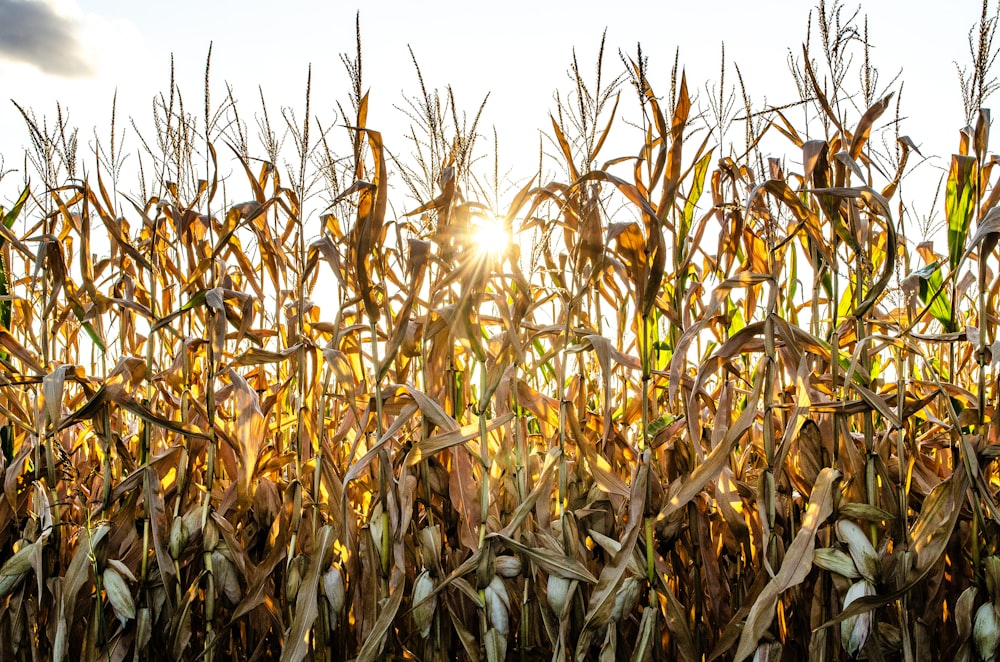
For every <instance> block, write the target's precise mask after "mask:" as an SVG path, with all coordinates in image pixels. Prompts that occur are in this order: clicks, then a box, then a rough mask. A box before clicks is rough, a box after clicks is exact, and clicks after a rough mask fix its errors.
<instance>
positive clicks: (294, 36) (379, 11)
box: [0, 0, 1000, 208]
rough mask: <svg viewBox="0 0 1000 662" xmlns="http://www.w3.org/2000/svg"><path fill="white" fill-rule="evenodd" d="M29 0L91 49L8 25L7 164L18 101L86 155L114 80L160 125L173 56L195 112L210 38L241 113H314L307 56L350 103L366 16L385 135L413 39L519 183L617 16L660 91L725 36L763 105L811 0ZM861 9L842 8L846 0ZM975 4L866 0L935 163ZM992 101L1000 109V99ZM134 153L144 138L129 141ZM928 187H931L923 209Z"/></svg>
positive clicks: (327, 103) (396, 130) (875, 39)
mask: <svg viewBox="0 0 1000 662" xmlns="http://www.w3.org/2000/svg"><path fill="white" fill-rule="evenodd" d="M26 2H28V3H29V4H33V5H34V4H48V5H50V6H51V7H53V8H54V9H55V10H56V11H57V12H58V14H60V15H62V16H63V17H65V18H66V19H67V20H68V23H66V25H68V26H70V28H69V29H71V30H72V31H74V32H75V34H76V35H77V38H78V40H79V44H80V52H81V53H82V55H83V58H84V59H85V64H84V66H81V67H79V69H81V70H89V75H84V76H80V77H75V78H72V77H71V78H67V77H62V76H58V75H50V74H45V73H43V72H42V71H41V70H40V68H39V66H46V67H47V68H48V69H49V70H53V69H56V70H58V69H60V67H59V66H56V65H54V64H53V63H52V62H40V61H39V60H38V58H39V57H49V58H51V57H53V54H52V52H51V49H49V50H48V51H47V52H46V51H42V52H41V54H39V53H38V52H24V53H22V52H20V51H17V52H13V53H12V48H10V47H8V48H5V47H4V46H5V45H4V43H3V41H4V39H7V40H10V39H11V37H10V32H11V31H10V25H8V26H7V27H6V28H5V27H4V26H3V25H0V84H2V90H3V94H2V95H0V99H2V102H0V154H2V155H3V157H4V160H5V167H6V168H7V169H11V168H17V167H19V165H20V161H21V159H22V156H21V155H22V150H23V146H24V145H25V144H27V133H26V131H25V130H24V123H23V121H22V120H21V119H20V116H19V114H18V113H17V110H16V109H15V108H14V106H13V104H11V103H9V102H8V101H7V98H13V99H14V100H15V101H17V102H18V103H20V104H21V105H22V106H25V107H30V108H33V109H34V110H35V112H36V113H37V114H39V115H43V114H44V115H47V116H48V117H49V118H52V117H54V115H55V104H56V102H57V101H59V102H60V103H61V104H62V105H63V107H64V108H68V110H69V114H70V119H71V123H72V124H74V125H77V126H79V127H80V128H81V138H82V140H81V151H83V152H84V153H86V152H87V150H88V148H87V144H88V143H89V142H90V141H91V136H92V135H93V127H94V126H97V127H98V128H99V130H100V135H101V136H102V139H106V135H107V131H108V125H109V117H110V108H111V99H112V95H113V93H114V91H115V89H116V88H117V90H118V107H119V118H120V120H119V121H121V119H122V118H124V117H133V118H135V119H136V121H137V123H138V124H139V125H140V126H142V127H147V126H149V123H150V119H149V118H150V116H151V101H152V98H153V97H154V95H156V94H158V93H160V92H165V91H166V90H167V88H168V81H169V77H168V76H169V59H170V54H171V53H174V56H175V60H176V66H177V73H178V80H179V82H180V85H181V89H182V91H183V92H184V93H185V95H186V100H187V103H188V104H189V105H190V106H191V107H192V109H195V108H200V107H201V103H202V78H203V74H204V66H205V56H206V53H207V50H208V46H209V42H214V49H213V59H212V74H213V81H214V83H213V95H214V97H215V98H216V99H220V100H221V98H222V95H223V93H224V90H225V88H224V85H223V83H224V82H225V81H228V82H229V83H231V84H232V86H233V88H234V91H235V93H236V96H237V98H238V99H239V100H240V107H241V112H242V114H243V115H244V116H252V114H253V113H254V112H255V111H256V110H257V109H258V107H259V103H258V101H257V94H258V93H257V86H258V85H261V86H262V87H263V90H264V94H265V96H266V98H267V100H268V103H269V105H270V106H271V109H272V112H275V111H276V110H277V108H279V107H281V106H293V107H295V108H296V109H299V110H300V111H301V109H302V107H303V105H304V104H303V96H304V87H305V79H306V68H307V66H308V65H309V64H310V63H311V64H312V66H313V91H314V96H313V106H312V107H313V110H314V112H315V113H317V114H318V115H319V117H320V118H321V119H324V118H325V119H326V120H327V121H330V120H332V119H333V113H332V111H331V108H332V107H333V100H334V99H338V98H339V99H342V100H344V101H345V102H346V98H347V90H348V84H347V83H348V81H347V78H346V75H345V73H344V69H343V67H342V65H341V63H340V58H339V54H340V53H344V52H348V53H352V52H353V49H354V18H355V12H356V11H357V10H358V9H360V11H361V27H362V37H363V44H364V48H363V55H364V73H365V80H366V84H367V86H368V88H369V89H370V90H371V95H370V105H371V110H370V114H369V126H370V127H372V128H375V129H381V130H382V131H383V133H384V135H385V141H386V144H387V146H388V147H389V148H390V150H393V151H394V152H396V153H399V154H404V155H405V154H407V153H408V151H409V147H408V145H406V143H405V142H404V141H403V138H402V136H403V133H404V129H405V126H406V120H405V118H404V117H403V115H402V114H401V113H400V112H399V111H397V110H396V109H395V108H394V107H393V106H394V105H399V104H401V102H402V93H404V92H405V93H406V94H414V93H415V92H416V91H417V90H418V86H417V80H416V76H415V74H414V69H413V66H412V64H411V62H410V58H409V54H408V52H407V45H410V46H412V47H413V49H414V51H415V53H416V55H417V58H418V60H419V62H420V65H421V68H422V70H423V73H424V76H425V79H426V82H427V84H428V86H429V87H431V88H439V89H442V90H443V89H444V87H445V86H446V85H449V84H450V85H451V86H452V87H453V88H454V90H455V92H456V95H457V98H458V101H459V105H460V106H461V107H462V108H464V109H465V110H466V111H468V112H469V113H470V114H471V113H474V112H475V110H476V108H477V107H478V104H479V102H480V101H481V100H482V98H483V96H484V95H485V94H486V93H487V92H491V96H490V101H489V103H488V104H487V108H486V113H485V115H484V118H483V121H482V123H481V127H482V128H483V129H485V131H484V133H485V134H486V135H487V136H490V139H491V135H490V134H491V132H490V130H489V129H490V127H491V126H496V127H497V130H498V132H499V137H500V160H501V163H502V164H506V165H508V166H513V167H514V170H515V172H513V173H512V176H514V177H515V178H520V177H521V176H526V175H530V174H532V173H533V172H534V170H535V168H536V164H537V145H538V130H539V129H545V128H547V127H548V126H549V122H548V113H549V111H550V110H552V109H553V108H554V103H553V101H552V94H553V91H554V90H556V89H561V90H563V91H565V90H567V89H568V88H569V81H568V79H567V77H566V71H567V69H568V66H569V63H570V58H571V50H572V48H573V47H574V46H575V47H576V49H577V54H578V56H579V59H580V63H581V66H582V68H583V69H584V70H585V71H590V70H591V69H592V67H593V63H594V60H595V56H596V53H597V48H598V45H599V43H600V36H601V32H602V30H603V29H604V28H605V27H607V34H608V40H607V66H608V68H607V72H608V73H609V74H613V73H617V72H618V71H619V70H620V64H619V62H618V60H617V52H618V50H619V49H622V50H624V51H626V52H628V53H634V52H635V45H636V43H637V42H641V43H642V47H643V52H644V54H646V55H648V56H649V60H650V74H651V76H650V77H651V83H652V85H653V88H654V90H656V91H657V92H658V93H659V94H660V95H663V94H667V93H668V91H669V83H670V68H671V66H672V64H673V57H674V50H675V48H679V49H680V63H681V65H682V66H683V67H684V68H685V69H686V71H687V75H688V81H689V85H690V86H691V88H692V92H695V91H697V92H699V93H700V94H701V95H702V96H704V94H705V84H706V83H709V82H717V80H718V78H719V65H720V62H719V58H720V44H721V43H722V42H723V41H724V42H725V44H726V60H727V63H728V65H729V66H728V67H727V80H728V81H732V82H735V70H734V69H733V68H732V66H731V64H732V63H733V62H735V63H737V64H738V65H739V66H740V68H741V70H742V72H743V75H744V79H745V80H746V83H747V87H748V89H749V91H750V94H751V96H752V98H753V100H754V102H755V103H756V105H758V106H760V105H761V104H762V102H763V101H764V99H765V98H766V100H767V102H768V103H770V104H773V105H781V104H784V103H788V102H790V101H793V100H795V98H796V97H795V93H794V87H793V85H792V82H791V77H790V75H789V73H788V68H787V65H786V57H787V54H788V49H793V50H794V51H795V52H796V53H798V52H800V48H801V46H800V45H801V43H802V41H803V40H804V39H805V34H806V22H807V16H808V12H809V10H810V8H811V7H812V6H813V5H812V3H811V2H809V1H806V0H803V1H801V2H800V1H794V0H779V1H769V2H756V3H754V2H747V1H745V0H740V1H736V0H712V1H708V2H706V1H703V2H683V3H682V2H674V1H671V0H659V1H658V2H648V1H646V2H631V1H627V0H617V1H614V2H601V3H598V2H594V1H592V0H575V1H574V2H563V1H560V2H545V1H541V0H535V1H534V2H525V1H523V0H506V1H505V2H502V3H490V4H487V3H480V2H472V1H469V0H465V1H463V2H458V1H452V0H442V1H438V2H418V1H413V0H410V1H398V0H391V1H383V2H372V3H368V4H363V5H361V6H358V5H356V4H350V3H347V2H342V1H330V2H305V1H294V0H289V1H286V2H282V3H275V2H261V1H259V0H239V1H228V0H227V1H223V0H201V1H200V2H192V1H190V0H172V1H171V2H169V3H153V2H136V1H134V0H0V21H3V20H4V18H3V17H4V11H5V10H8V11H9V10H12V9H13V10H17V9H24V4H25V3H26ZM855 6H856V4H854V3H852V2H847V3H846V8H853V7H855ZM846 8H845V11H846V12H847V13H848V14H849V13H850V11H849V10H847V9H846ZM35 9H38V7H35ZM979 11H980V1H979V0H953V1H952V2H949V3H947V8H945V3H943V2H935V1H933V0H911V1H908V2H907V1H901V0H898V1H897V0H869V1H868V2H865V3H864V4H863V7H862V14H865V13H866V14H867V15H868V18H869V31H870V36H871V41H872V43H873V45H874V47H875V49H874V51H873V53H874V60H875V64H876V65H877V66H878V67H879V69H880V70H881V75H882V80H883V81H884V82H887V81H888V80H889V79H890V78H892V76H893V75H894V74H895V73H896V72H897V71H898V70H899V69H902V70H903V80H904V81H905V89H904V97H903V109H904V113H905V115H906V116H907V117H908V119H907V120H906V122H905V124H904V127H903V131H902V132H903V133H904V134H908V135H910V136H911V137H912V138H913V140H914V141H915V142H916V143H917V144H918V145H921V146H922V148H923V151H924V154H925V155H938V156H940V157H942V158H940V159H938V160H937V164H938V165H940V166H944V167H947V164H948V158H947V157H948V155H949V154H950V153H951V151H953V150H954V149H955V148H956V146H957V137H958V133H957V131H958V129H959V128H960V127H961V125H962V124H963V123H964V121H963V117H962V108H961V101H960V95H959V87H958V82H957V77H956V73H955V64H954V63H955V62H956V61H957V62H959V63H960V64H962V65H965V64H966V63H967V62H968V60H969V55H968V46H967V33H968V30H969V29H970V28H971V27H972V26H973V25H974V24H975V23H976V21H977V20H978V18H979ZM9 15H10V14H8V16H9ZM28 29H29V28H23V29H22V34H23V30H28ZM5 35H6V36H5ZM8 46H9V44H8ZM56 55H59V53H58V52H57V53H56ZM33 61H34V62H35V64H36V65H38V66H33V64H32V62H33ZM57 64H58V63H57ZM61 69H62V70H63V71H65V70H66V67H62V68H61ZM727 86H728V83H727ZM626 101H630V99H629V100H626ZM992 101H993V103H994V104H996V103H997V102H1000V94H998V96H997V97H995V98H993V99H992ZM345 105H346V103H345ZM636 105H637V104H635V103H634V102H633V103H632V104H631V105H630V104H629V103H625V102H623V107H624V108H627V111H626V117H627V116H628V113H631V114H632V116H633V117H634V116H635V107H636ZM887 116H888V115H887ZM272 119H273V118H272ZM129 133H130V134H131V132H129ZM998 144H1000V143H998ZM128 146H131V148H133V149H134V148H135V147H136V146H137V141H136V140H135V138H134V137H133V136H132V135H129V136H128V137H127V147H128ZM776 156H782V154H776ZM788 156H789V157H790V158H795V157H797V155H795V154H788ZM519 169H520V170H522V171H521V172H518V170H519ZM935 178H936V175H935ZM19 182H20V177H19V175H17V174H14V175H10V176H8V177H7V178H5V179H4V180H3V181H2V183H0V202H2V203H9V200H10V197H11V196H12V195H14V194H15V189H16V188H17V186H18V185H19ZM914 195H916V194H914ZM930 198H931V194H930V193H928V195H927V201H926V206H927V207H928V208H929V206H930Z"/></svg>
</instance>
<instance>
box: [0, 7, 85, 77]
mask: <svg viewBox="0 0 1000 662" xmlns="http://www.w3.org/2000/svg"><path fill="white" fill-rule="evenodd" d="M80 31H81V26H80V23H79V22H77V21H76V20H74V19H73V18H71V17H69V16H67V15H66V14H64V13H62V12H60V11H58V10H57V8H56V7H55V6H54V5H52V4H50V3H48V2H42V1H36V0H0V57H2V58H4V59H7V60H11V61H14V62H23V63H26V64H30V65H32V66H33V67H35V68H37V69H38V70H40V71H41V72H43V73H46V74H50V75H55V76H60V77H63V78H84V77H89V76H92V75H94V73H95V68H94V65H93V63H92V62H91V59H90V58H89V57H88V55H87V53H86V50H85V49H84V48H83V46H82V44H81V40H80Z"/></svg>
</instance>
